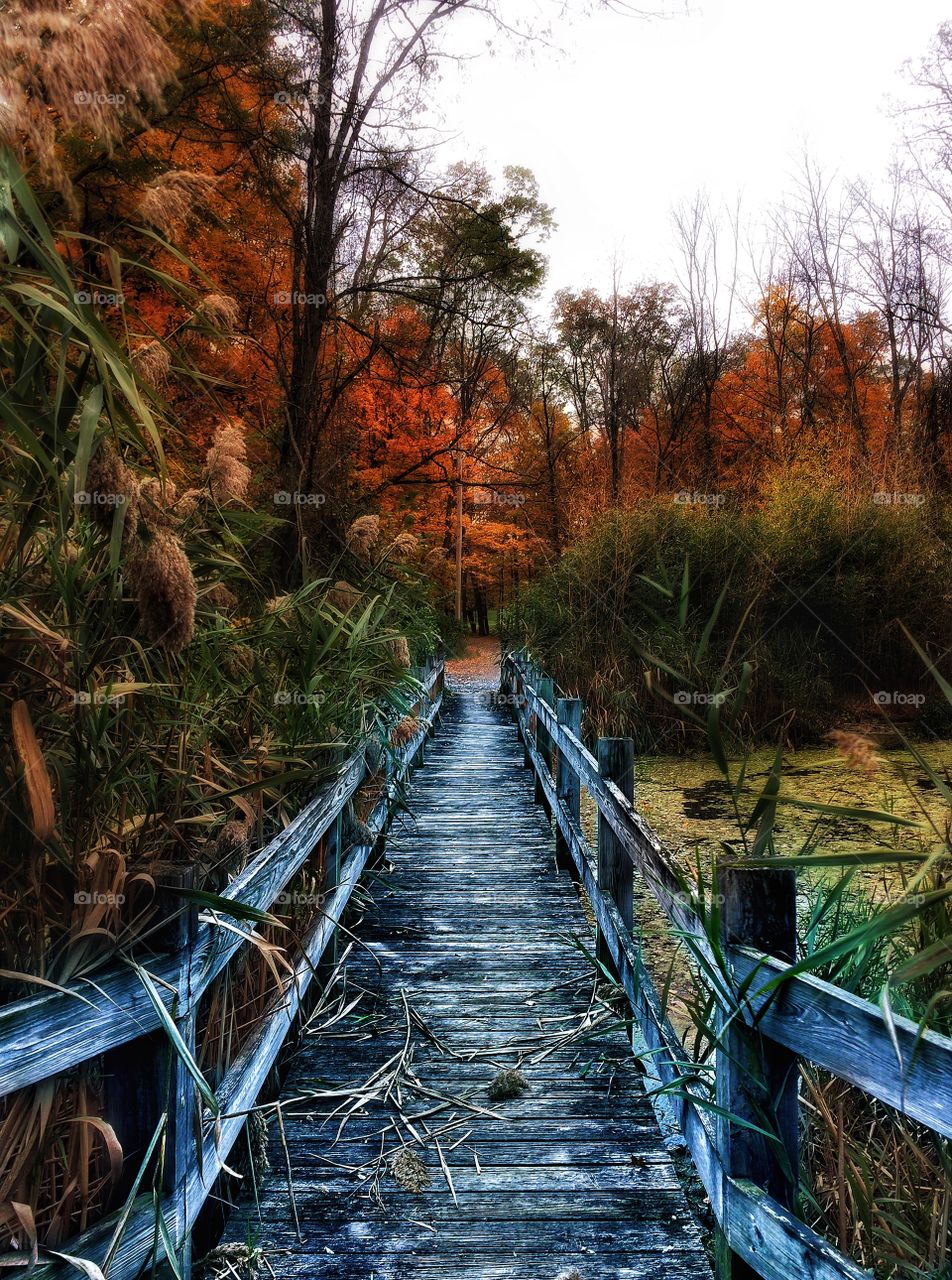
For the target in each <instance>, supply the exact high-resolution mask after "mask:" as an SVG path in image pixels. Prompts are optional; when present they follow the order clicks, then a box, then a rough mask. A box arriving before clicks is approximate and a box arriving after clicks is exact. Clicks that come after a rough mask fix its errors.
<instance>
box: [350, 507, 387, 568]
mask: <svg viewBox="0 0 952 1280" xmlns="http://www.w3.org/2000/svg"><path fill="white" fill-rule="evenodd" d="M379 537H380V517H379V516H358V517H357V519H356V520H355V521H354V522H353V524H352V525H351V526H350V528H349V529H348V530H347V550H348V551H351V552H353V554H354V555H355V556H360V558H361V559H363V560H366V558H367V557H368V556H369V555H370V553H371V551H372V550H373V548H374V546H375V545H376V543H377V540H378V538H379Z"/></svg>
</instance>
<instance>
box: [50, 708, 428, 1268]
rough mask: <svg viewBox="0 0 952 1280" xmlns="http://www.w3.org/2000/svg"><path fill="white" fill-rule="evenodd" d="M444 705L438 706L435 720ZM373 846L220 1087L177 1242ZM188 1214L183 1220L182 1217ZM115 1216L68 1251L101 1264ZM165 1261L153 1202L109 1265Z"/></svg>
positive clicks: (382, 816)
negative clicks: (155, 1257) (216, 1111)
mask: <svg viewBox="0 0 952 1280" xmlns="http://www.w3.org/2000/svg"><path fill="white" fill-rule="evenodd" d="M439 706H440V702H439V700H438V701H437V702H436V703H435V704H434V707H433V712H432V714H433V716H435V715H436V714H438V711H439ZM425 734H426V726H425V725H424V726H422V727H421V729H420V731H419V733H418V734H417V735H415V736H414V738H413V739H412V740H411V741H410V742H409V743H407V744H406V746H405V747H404V749H403V750H402V752H401V753H400V755H399V756H398V762H397V766H396V769H395V772H394V775H393V777H392V778H391V779H390V781H389V783H388V785H387V787H386V788H385V789H384V792H383V794H382V796H381V798H380V800H379V801H378V804H377V805H376V807H375V809H374V810H373V813H372V814H371V815H370V817H369V818H368V820H367V825H368V827H369V828H370V830H371V833H372V834H373V836H374V839H376V835H377V833H379V832H381V831H382V830H383V829H384V827H385V825H386V822H387V820H388V817H389V815H390V812H391V810H392V807H393V804H394V801H395V799H396V797H397V795H398V794H399V790H400V788H401V785H402V783H403V781H404V779H405V778H406V776H407V774H408V773H409V771H410V768H411V764H412V760H413V758H414V756H415V754H416V752H417V750H418V748H419V744H420V741H422V739H423V737H424V736H425ZM370 852H371V845H369V844H367V845H353V846H351V849H350V851H349V853H348V855H347V858H346V860H345V863H344V866H343V868H342V870H341V875H340V879H339V883H338V885H337V888H336V889H335V891H334V893H333V895H332V896H331V897H330V899H329V900H328V902H327V903H326V904H325V906H324V908H323V910H322V915H321V917H320V919H319V920H318V921H317V922H316V923H315V925H314V926H313V927H312V929H311V931H310V932H309V933H308V935H307V936H306V938H305V939H304V945H303V948H302V954H301V956H300V957H299V959H298V960H297V962H296V964H295V967H294V974H293V977H292V979H291V980H290V981H289V983H288V985H287V987H286V989H285V990H284V991H282V992H278V993H276V994H275V996H274V997H273V998H272V1000H271V1002H270V1004H269V1006H268V1010H267V1012H266V1013H265V1015H264V1016H263V1017H262V1019H261V1020H260V1021H259V1023H258V1025H257V1026H256V1028H255V1032H254V1034H253V1035H252V1036H251V1037H250V1038H249V1040H248V1041H247V1042H246V1043H245V1045H244V1046H243V1047H242V1050H241V1052H240V1053H239V1055H238V1057H237V1058H236V1059H235V1061H234V1062H233V1063H232V1064H231V1065H230V1067H229V1069H228V1071H227V1073H226V1074H225V1076H224V1078H223V1080H222V1082H221V1084H220V1085H219V1087H218V1089H217V1090H216V1099H217V1102H218V1106H219V1110H220V1114H219V1116H218V1117H216V1119H215V1121H214V1122H211V1121H210V1120H209V1121H206V1125H205V1134H204V1141H203V1154H202V1160H201V1163H200V1165H199V1162H198V1161H197V1160H196V1161H194V1162H193V1163H192V1164H191V1166H190V1169H189V1174H188V1178H187V1181H186V1184H185V1186H184V1189H183V1192H182V1194H180V1195H177V1196H176V1197H175V1198H174V1199H173V1200H172V1201H171V1202H169V1201H168V1200H163V1206H162V1208H163V1216H164V1217H165V1219H166V1222H167V1225H168V1231H169V1235H170V1237H171V1238H172V1239H173V1240H180V1239H182V1238H183V1237H184V1236H185V1235H187V1233H188V1232H189V1231H190V1230H191V1228H192V1226H193V1225H194V1222H195V1219H196V1218H197V1216H198V1213H199V1210H200V1209H201V1206H202V1205H203V1204H204V1202H205V1200H206V1198H207V1196H208V1193H209V1191H210V1190H211V1187H212V1185H213V1183H214V1181H215V1179H216V1178H217V1176H218V1174H219V1172H220V1171H221V1168H222V1166H223V1164H224V1163H225V1161H226V1160H227V1158H228V1155H229V1153H230V1151H231V1148H232V1146H233V1145H234V1142H235V1140H236V1138H237V1137H238V1135H239V1133H240V1132H241V1130H242V1129H243V1127H244V1125H245V1122H246V1120H247V1116H248V1112H249V1110H250V1108H251V1107H252V1106H253V1105H254V1103H255V1100H256V1098H257V1096H258V1094H259V1092H260V1091H261V1088H262V1086H263V1084H264V1081H265V1079H266V1078H267V1075H268V1073H269V1071H270V1070H271V1067H272V1065H273V1064H274V1061H275V1059H276V1058H277V1055H278V1052H279V1051H280V1048H281V1045H282V1044H283V1042H284V1039H285V1038H286V1036H287V1034H288V1032H289V1030H290V1029H291V1027H292V1026H293V1024H294V1017H295V1015H296V1014H297V1012H298V1009H299V1008H300V1003H301V1000H302V998H303V996H304V993H305V991H306V990H307V987H308V985H309V983H310V981H311V979H312V977H313V975H314V971H315V967H316V965H317V964H318V962H319V961H320V959H321V957H322V956H323V954H324V951H325V950H326V948H327V946H328V944H329V942H330V941H331V939H332V938H333V936H334V934H335V931H336V928H337V925H338V923H339V922H340V919H341V917H342V915H343V912H344V910H345V909H346V906H347V904H348V902H349V901H350V897H351V894H352V893H353V890H354V887H355V886H356V884H357V882H358V880H359V878H360V875H361V873H362V871H363V869H364V867H365V866H366V863H367V859H368V858H369V856H370ZM183 1213H184V1215H185V1216H184V1220H182V1218H181V1215H182V1214H183ZM116 1221H117V1215H115V1214H113V1215H111V1216H110V1217H109V1218H107V1219H105V1220H104V1221H103V1222H101V1223H98V1224H97V1225H96V1227H94V1228H93V1229H92V1230H91V1231H89V1232H87V1233H85V1234H84V1235H83V1236H81V1237H80V1238H79V1239H78V1240H76V1241H73V1242H72V1243H71V1245H70V1251H71V1252H72V1253H73V1254H74V1255H76V1256H80V1257H82V1258H84V1259H87V1260H90V1261H93V1262H96V1263H101V1262H102V1260H103V1259H104V1257H105V1253H106V1250H107V1248H108V1246H109V1243H110V1240H111V1234H112V1231H113V1230H114V1228H115V1225H116ZM156 1251H157V1253H158V1256H159V1257H161V1256H163V1252H164V1251H163V1249H162V1246H161V1244H160V1243H159V1242H158V1241H157V1238H156V1230H155V1208H154V1205H153V1203H152V1199H151V1197H148V1200H147V1203H146V1204H145V1205H144V1206H143V1207H142V1208H141V1209H139V1208H138V1205H137V1207H136V1210H135V1211H134V1213H133V1215H132V1216H131V1217H130V1220H129V1221H128V1222H127V1224H126V1226H125V1229H124V1233H123V1236H122V1239H121V1242H120V1244H119V1246H118V1248H117V1250H116V1253H115V1255H114V1257H113V1260H112V1263H111V1266H110V1271H109V1275H110V1280H132V1277H134V1276H137V1275H138V1274H139V1272H140V1271H141V1269H142V1267H143V1266H144V1265H145V1264H146V1262H147V1261H148V1260H149V1258H150V1256H152V1254H153V1253H154V1252H156ZM34 1274H35V1275H36V1276H37V1277H38V1278H39V1280H53V1277H56V1280H65V1278H66V1276H67V1275H70V1274H72V1271H71V1269H70V1268H69V1266H68V1265H67V1264H52V1265H50V1266H48V1267H44V1268H42V1269H39V1270H37V1271H36V1272H35V1273H34Z"/></svg>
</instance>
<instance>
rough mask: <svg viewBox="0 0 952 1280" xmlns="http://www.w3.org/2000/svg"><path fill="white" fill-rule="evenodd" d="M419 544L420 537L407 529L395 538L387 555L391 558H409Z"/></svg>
mask: <svg viewBox="0 0 952 1280" xmlns="http://www.w3.org/2000/svg"><path fill="white" fill-rule="evenodd" d="M419 545H420V544H419V539H418V538H417V536H416V534H414V533H410V532H409V531H407V530H405V531H404V532H403V533H398V534H397V536H396V537H395V538H394V540H393V542H392V543H391V544H390V547H389V549H388V551H387V556H388V557H389V559H391V560H409V558H410V556H412V555H413V554H414V553H415V552H416V549H417V547H418V546H419Z"/></svg>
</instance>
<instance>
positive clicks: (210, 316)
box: [192, 293, 240, 333]
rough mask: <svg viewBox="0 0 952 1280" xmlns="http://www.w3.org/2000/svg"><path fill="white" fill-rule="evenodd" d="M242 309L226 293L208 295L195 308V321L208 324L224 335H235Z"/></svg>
mask: <svg viewBox="0 0 952 1280" xmlns="http://www.w3.org/2000/svg"><path fill="white" fill-rule="evenodd" d="M239 313H240V308H239V306H238V303H237V302H236V301H235V299H234V298H229V297H228V295H227V294H226V293H208V294H206V295H205V297H204V298H202V300H201V302H199V304H198V306H197V307H196V308H195V314H194V316H193V317H192V318H193V320H197V321H198V322H199V324H207V325H209V326H210V327H211V328H212V329H218V330H220V331H221V332H222V333H234V331H235V325H236V324H237V323H238V316H239Z"/></svg>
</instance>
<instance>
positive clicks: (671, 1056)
mask: <svg viewBox="0 0 952 1280" xmlns="http://www.w3.org/2000/svg"><path fill="white" fill-rule="evenodd" d="M542 683H543V678H542V677H541V676H540V675H539V674H538V673H537V671H536V669H535V668H534V667H533V666H532V665H531V664H530V663H529V662H528V661H527V660H526V659H525V658H524V657H522V656H520V655H516V654H508V655H506V657H505V659H504V662H503V688H504V689H507V688H508V689H511V690H512V692H513V694H514V697H513V698H512V703H513V707H514V712H515V718H516V722H517V725H518V729H519V733H520V735H521V737H522V739H523V744H524V747H525V751H526V756H527V763H528V764H530V765H531V767H532V769H533V771H534V774H535V776H536V779H537V786H538V788H539V789H540V790H541V793H542V796H543V797H544V799H545V802H546V805H547V807H548V809H549V811H550V813H551V815H552V817H553V819H554V823H555V827H556V830H557V831H558V833H559V835H560V838H561V841H562V842H563V843H564V847H565V848H566V849H567V850H568V852H569V854H570V855H571V858H572V861H573V862H574V865H575V870H576V872H577V874H578V878H579V880H580V882H581V883H582V884H583V885H584V887H585V890H586V892H587V894H588V896H589V899H590V900H591V903H592V907H593V910H594V913H595V917H596V920H597V922H598V926H599V933H600V936H601V938H602V939H603V940H604V943H605V945H606V947H607V950H608V952H609V954H610V956H611V961H612V963H613V967H614V969H615V972H616V974H617V975H618V978H619V981H620V983H621V985H622V987H623V989H624V990H625V992H626V995H627V996H628V999H629V1002H630V1004H631V1006H632V1010H633V1012H634V1015H635V1020H636V1022H637V1024H638V1028H639V1030H640V1033H641V1036H642V1038H643V1040H644V1043H645V1046H646V1049H647V1050H648V1053H649V1055H650V1056H648V1057H647V1058H646V1060H645V1061H646V1064H648V1065H647V1069H648V1071H649V1072H650V1073H652V1074H653V1075H654V1076H655V1078H656V1079H657V1080H658V1082H659V1086H660V1087H663V1088H664V1089H665V1090H666V1091H667V1092H668V1096H669V1099H670V1100H671V1101H672V1103H673V1105H674V1108H675V1111H676V1119H677V1121H678V1123H679V1125H680V1127H681V1130H682V1133H683V1135H684V1138H685V1142H686V1144H687V1146H688V1149H689V1151H690V1153H691V1156H692V1158H693V1161H694V1164H695V1166H696V1168H697V1171H698V1174H699V1176H700V1178H701V1181H702V1182H703V1184H704V1186H705V1189H706V1190H707V1193H708V1195H709V1197H710V1200H711V1205H712V1208H713V1211H714V1214H715V1217H716V1218H717V1221H718V1223H719V1224H720V1227H721V1229H722V1231H723V1232H724V1234H725V1236H726V1238H727V1241H728V1244H729V1246H730V1248H731V1250H732V1251H733V1252H734V1253H736V1254H738V1255H739V1256H740V1257H742V1258H743V1259H744V1260H745V1261H746V1262H747V1263H748V1265H749V1266H751V1267H753V1269H754V1270H755V1271H757V1273H758V1274H760V1275H762V1276H764V1277H767V1280H788V1277H790V1276H792V1275H800V1274H803V1275H810V1276H811V1278H812V1280H857V1278H858V1277H861V1276H868V1273H867V1272H866V1271H864V1270H862V1268H859V1267H858V1266H857V1265H856V1263H855V1262H853V1261H852V1260H851V1259H849V1258H847V1257H846V1256H845V1255H844V1254H842V1253H840V1251H839V1250H837V1249H836V1248H834V1246H832V1245H831V1244H829V1242H827V1241H826V1240H824V1239H823V1238H822V1237H821V1236H819V1235H818V1234H817V1233H816V1232H814V1231H812V1230H811V1229H810V1228H809V1227H807V1226H806V1225H805V1224H804V1223H802V1222H801V1221H799V1219H797V1218H796V1217H794V1215H793V1214H792V1213H791V1211H790V1210H789V1209H788V1208H786V1207H785V1206H784V1205H782V1204H780V1203H779V1202H778V1201H777V1200H776V1199H774V1198H773V1197H771V1196H770V1195H768V1194H767V1192H766V1191H764V1190H763V1189H762V1188H759V1187H757V1186H755V1185H754V1184H753V1183H752V1182H750V1181H749V1180H747V1179H744V1178H738V1177H732V1176H731V1174H730V1172H729V1169H728V1167H727V1163H726V1161H725V1154H724V1152H723V1151H722V1149H721V1145H722V1137H721V1134H722V1132H723V1118H722V1119H721V1121H720V1123H719V1124H717V1125H715V1124H714V1123H712V1112H711V1109H710V1107H709V1106H708V1105H707V1100H706V1098H704V1097H703V1096H702V1091H701V1089H700V1088H699V1086H698V1084H697V1071H696V1069H695V1068H694V1066H693V1064H692V1063H689V1062H686V1061H685V1057H686V1055H685V1051H684V1048H683V1046H682V1044H681V1041H680V1038H679V1037H678V1035H677V1033H676V1031H675V1030H674V1028H673V1027H672V1026H671V1024H670V1022H669V1021H668V1019H667V1017H666V1015H665V1013H664V1006H663V1002H662V1000H661V999H660V997H659V995H658V992H657V990H656V988H655V986H654V983H653V981H652V978H651V976H650V974H649V973H648V972H647V970H646V968H645V966H644V963H643V961H642V957H641V952H640V948H639V945H638V942H637V941H636V939H635V937H634V936H633V933H632V931H631V929H630V928H629V927H628V925H626V923H625V921H624V919H623V918H622V915H621V913H620V911H619V909H618V906H617V905H616V902H615V900H614V899H613V895H612V893H611V892H610V891H608V889H607V886H606V885H605V884H603V883H601V877H600V874H599V867H598V861H597V860H596V857H595V853H594V851H593V849H592V848H591V847H590V845H589V843H588V841H587V840H586V838H585V836H584V834H583V832H582V829H581V825H580V823H579V821H578V819H577V817H576V816H575V815H573V814H572V813H571V812H570V809H569V807H568V806H567V805H566V804H565V803H564V801H563V799H562V798H561V797H560V794H559V791H560V788H559V786H558V783H557V779H556V777H555V776H553V771H552V769H551V768H550V764H549V761H547V760H546V758H545V752H544V751H543V750H541V749H540V743H539V741H537V737H538V729H539V727H540V726H541V728H542V729H543V730H544V734H545V735H546V737H547V738H548V740H549V742H550V743H551V744H552V747H553V748H554V751H555V753H556V754H557V759H558V768H559V771H560V772H561V770H563V769H564V768H566V767H568V768H569V769H571V770H573V771H574V772H575V774H576V776H577V777H578V779H579V781H580V783H581V784H582V785H583V786H584V787H585V788H586V789H587V790H588V791H589V793H590V795H591V797H592V800H593V801H594V803H595V806H596V808H597V811H598V814H599V817H600V819H601V820H603V821H604V823H606V824H607V826H608V828H609V829H610V831H611V833H612V836H613V837H614V839H615V841H616V842H617V845H618V846H619V847H620V848H621V849H622V850H623V851H624V853H625V854H627V856H628V858H629V859H630V861H631V864H632V866H633V868H635V869H637V870H638V872H639V873H640V874H641V877H642V880H643V882H644V884H645V886H646V887H647V888H648V890H649V891H650V892H651V893H652V894H653V896H654V897H655V898H656V900H657V902H658V904H659V905H660V907H661V908H662V910H663V912H664V914H665V915H666V916H667V918H668V920H669V921H670V922H671V924H672V925H673V926H674V928H675V931H676V933H677V935H678V936H679V937H681V938H686V939H687V940H688V941H689V942H690V945H691V947H692V948H693V949H694V950H695V953H696V954H698V955H699V956H701V957H702V958H706V959H710V958H711V950H710V944H709V941H708V938H707V935H706V933H705V931H704V929H703V926H702V923H701V921H700V919H699V918H698V916H697V915H696V913H695V912H694V911H693V910H692V909H691V907H690V906H689V905H688V904H687V902H686V901H685V898H687V899H688V901H690V900H691V897H692V892H691V885H690V882H687V881H685V878H684V877H683V876H681V875H680V874H679V873H678V872H676V871H675V869H674V867H673V866H672V864H671V863H670V861H669V860H668V858H667V856H666V855H665V852H664V849H663V846H662V843H661V840H660V839H659V838H658V836H657V835H656V833H655V832H654V831H652V830H651V828H650V827H649V826H648V824H647V823H646V822H645V821H644V819H643V817H642V816H641V815H640V814H639V813H638V811H637V809H636V808H635V807H634V805H633V804H632V803H631V802H629V801H628V800H627V799H626V797H625V796H624V795H623V793H622V791H621V790H620V788H619V787H618V786H617V785H616V784H615V783H614V782H612V781H610V780H609V779H606V778H603V777H602V776H601V773H600V770H599V767H598V762H597V761H596V759H595V757H594V756H593V755H592V754H591V752H590V751H588V749H587V748H586V747H585V746H584V744H583V743H582V742H581V740H580V738H579V737H578V736H577V735H576V734H575V733H573V732H572V731H571V729H569V728H567V726H566V725H565V724H563V723H562V722H561V721H560V719H559V715H558V712H557V710H556V709H555V708H553V707H552V706H551V705H550V704H549V702H547V701H546V699H545V697H544V696H543V694H542V691H541V690H540V685H541V684H542ZM548 683H549V687H550V688H551V682H548ZM726 955H727V959H728V962H729V965H730V969H731V971H732V973H733V975H734V978H735V979H736V980H737V981H738V982H743V981H745V980H749V997H748V1002H747V1010H746V1015H747V1023H748V1025H749V1026H751V1027H752V1028H756V1030H757V1032H758V1033H759V1034H760V1035H761V1036H763V1037H764V1038H765V1040H767V1041H770V1042H773V1043H776V1044H778V1045H780V1046H783V1047H784V1048H785V1049H786V1050H789V1051H790V1052H791V1053H792V1054H794V1055H796V1056H797V1057H800V1058H805V1059H807V1060H809V1061H811V1062H813V1063H815V1064H816V1065H817V1066H819V1067H821V1068H823V1069H824V1070H826V1071H829V1072H830V1073H832V1074H833V1075H836V1076H838V1077H839V1078H841V1079H843V1080H845V1081H847V1082H848V1083H850V1084H853V1085H855V1086H857V1087H858V1088H860V1089H863V1090H864V1091H865V1092H867V1093H868V1094H870V1095H871V1096H873V1097H876V1098H878V1099H880V1100H881V1101H883V1102H886V1103H887V1104H889V1105H890V1106H892V1107H894V1108H896V1110H898V1111H900V1112H902V1113H903V1114H904V1115H906V1116H909V1117H910V1118H911V1119H914V1120H916V1121H918V1122H920V1123H922V1124H923V1125H925V1126H927V1127H928V1128H930V1129H932V1130H934V1131H935V1132H937V1133H939V1134H942V1135H943V1136H945V1137H952V1039H950V1038H949V1037H947V1036H943V1035H939V1034H938V1033H936V1032H932V1031H924V1032H920V1030H919V1028H918V1027H917V1026H916V1024H915V1023H913V1022H912V1021H911V1020H909V1019H907V1018H902V1017H899V1016H894V1017H893V1018H892V1019H891V1021H890V1022H887V1020H886V1017H885V1016H884V1014H883V1012H882V1010H880V1009H879V1008H878V1007H877V1006H876V1005H874V1004H872V1003H871V1002H870V1001H868V1000H863V999H861V998H860V997H858V996H855V995H853V994H852V993H851V992H848V991H845V990H843V989H842V988H839V987H836V986H835V985H834V984H832V983H829V982H824V981H823V980H821V979H819V978H815V977H812V976H810V975H806V974H797V975H794V976H792V977H790V978H787V979H784V974H785V972H786V970H787V969H789V967H790V966H789V964H787V963H784V962H783V961H781V960H779V959H777V958H776V957H774V956H770V955H769V954H767V953H765V952H763V951H761V950H758V949H754V948H750V947H743V946H739V945H734V944H729V945H727V946H726ZM672 1090H673V1091H675V1092H672Z"/></svg>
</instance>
